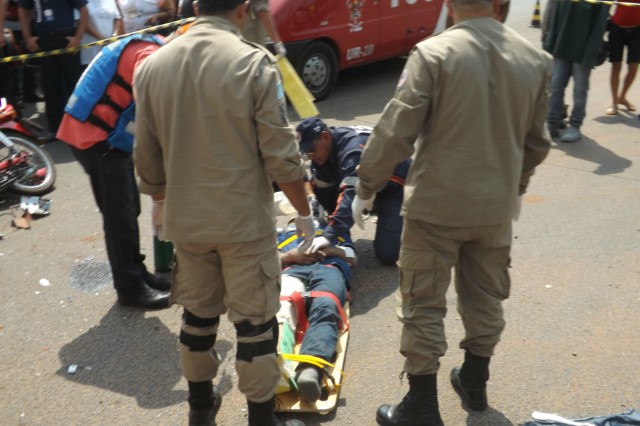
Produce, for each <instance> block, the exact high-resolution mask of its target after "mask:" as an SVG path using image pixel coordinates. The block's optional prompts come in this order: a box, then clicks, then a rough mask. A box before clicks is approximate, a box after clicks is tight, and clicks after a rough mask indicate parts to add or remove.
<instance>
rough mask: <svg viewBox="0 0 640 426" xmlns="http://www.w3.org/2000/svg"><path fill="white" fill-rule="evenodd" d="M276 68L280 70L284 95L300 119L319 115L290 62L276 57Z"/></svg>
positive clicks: (311, 97)
mask: <svg viewBox="0 0 640 426" xmlns="http://www.w3.org/2000/svg"><path fill="white" fill-rule="evenodd" d="M278 68H279V69H280V74H282V80H283V83H284V93H285V94H286V95H287V98H289V102H291V105H292V106H293V109H295V110H296V113H297V114H298V116H299V117H300V119H305V118H308V117H315V116H316V115H318V114H320V113H319V112H318V108H316V105H315V104H314V103H313V101H314V99H315V98H314V97H313V95H312V94H311V92H309V89H307V86H305V85H304V83H303V82H302V80H300V77H299V76H298V73H297V72H296V70H295V69H294V68H293V66H292V65H291V62H289V60H288V59H287V58H281V57H278Z"/></svg>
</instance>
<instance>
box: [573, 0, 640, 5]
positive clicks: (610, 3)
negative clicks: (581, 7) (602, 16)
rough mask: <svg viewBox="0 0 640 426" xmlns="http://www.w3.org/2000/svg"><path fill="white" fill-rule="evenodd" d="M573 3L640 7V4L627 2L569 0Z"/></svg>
mask: <svg viewBox="0 0 640 426" xmlns="http://www.w3.org/2000/svg"><path fill="white" fill-rule="evenodd" d="M571 1H572V2H574V3H592V4H607V5H609V6H613V5H614V4H617V5H620V6H640V3H630V2H627V1H607V0H571Z"/></svg>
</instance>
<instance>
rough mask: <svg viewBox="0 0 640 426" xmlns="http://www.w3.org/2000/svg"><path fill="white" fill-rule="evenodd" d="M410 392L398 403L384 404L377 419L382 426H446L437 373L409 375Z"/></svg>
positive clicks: (377, 414)
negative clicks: (439, 403)
mask: <svg viewBox="0 0 640 426" xmlns="http://www.w3.org/2000/svg"><path fill="white" fill-rule="evenodd" d="M408 379H409V392H408V393H407V394H406V395H405V397H404V398H403V399H402V402H401V403H400V404H398V405H382V406H380V408H378V411H377V413H376V420H377V422H378V424H379V425H382V426H444V423H443V422H442V418H441V417H440V410H439V408H438V382H437V379H436V374H426V375H412V374H409V375H408Z"/></svg>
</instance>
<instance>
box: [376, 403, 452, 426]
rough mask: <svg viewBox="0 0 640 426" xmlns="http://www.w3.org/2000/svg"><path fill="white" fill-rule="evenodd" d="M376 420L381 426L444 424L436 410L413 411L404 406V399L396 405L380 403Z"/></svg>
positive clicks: (433, 425) (430, 425)
mask: <svg viewBox="0 0 640 426" xmlns="http://www.w3.org/2000/svg"><path fill="white" fill-rule="evenodd" d="M376 421H377V422H378V424H379V425H382V426H444V423H443V422H442V418H441V417H440V412H439V411H438V410H435V411H433V412H428V413H414V412H413V411H411V410H409V409H408V408H406V407H405V405H404V401H403V402H401V403H400V404H398V405H381V406H380V407H379V408H378V412H377V413H376Z"/></svg>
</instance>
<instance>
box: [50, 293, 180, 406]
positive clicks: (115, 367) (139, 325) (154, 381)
mask: <svg viewBox="0 0 640 426" xmlns="http://www.w3.org/2000/svg"><path fill="white" fill-rule="evenodd" d="M176 342H177V337H176V335H175V334H173V333H171V331H170V330H169V329H168V328H167V326H165V325H164V324H163V323H162V321H160V319H159V318H157V317H149V318H145V316H144V311H139V310H134V309H128V308H123V307H120V306H119V305H114V306H113V307H112V308H111V309H109V312H107V314H106V315H105V316H104V317H103V318H102V320H101V321H100V324H99V325H97V326H95V327H92V328H90V329H89V330H88V331H87V332H86V333H85V334H83V335H81V336H79V337H78V338H77V339H75V340H74V341H72V342H70V343H68V344H66V345H64V346H63V347H62V349H61V350H60V353H59V354H58V356H59V357H60V364H61V365H62V366H61V367H60V369H59V370H58V371H57V374H58V375H59V376H61V377H63V378H65V379H67V380H71V381H74V382H76V383H78V384H82V385H89V386H95V387H97V388H102V389H106V390H109V391H112V392H117V393H121V394H123V395H128V396H131V397H134V398H135V399H136V401H137V403H138V405H139V406H141V407H145V408H159V407H166V406H169V405H174V404H179V403H183V402H184V401H186V399H187V392H186V391H182V390H180V391H178V390H173V388H174V387H175V385H176V383H178V381H179V380H180V379H181V373H180V369H179V365H178V352H177V346H176ZM70 365H76V366H77V371H76V372H75V373H74V374H71V373H70V372H69V366H70Z"/></svg>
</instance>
